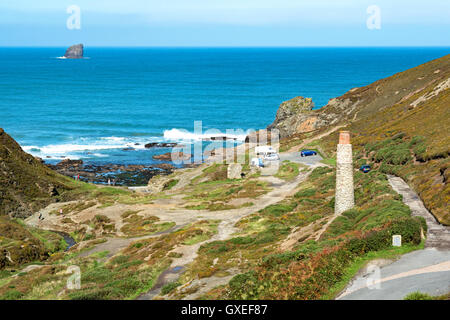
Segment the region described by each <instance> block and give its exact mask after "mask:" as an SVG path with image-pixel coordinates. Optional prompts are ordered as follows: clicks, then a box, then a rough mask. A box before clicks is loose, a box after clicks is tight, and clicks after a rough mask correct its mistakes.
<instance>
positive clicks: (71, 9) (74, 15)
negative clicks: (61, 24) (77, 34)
mask: <svg viewBox="0 0 450 320" xmlns="http://www.w3.org/2000/svg"><path fill="white" fill-rule="evenodd" d="M66 12H67V13H68V14H70V16H69V17H68V18H67V21H66V26H67V29H69V30H80V29H81V8H80V7H79V6H77V5H75V4H72V5H70V6H68V7H67V10H66Z"/></svg>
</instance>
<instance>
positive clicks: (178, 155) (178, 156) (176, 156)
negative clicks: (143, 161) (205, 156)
mask: <svg viewBox="0 0 450 320" xmlns="http://www.w3.org/2000/svg"><path fill="white" fill-rule="evenodd" d="M190 158H191V155H190V154H188V153H183V152H175V153H173V154H172V152H167V153H164V154H158V155H155V156H153V159H155V160H163V161H172V160H189V159H190Z"/></svg>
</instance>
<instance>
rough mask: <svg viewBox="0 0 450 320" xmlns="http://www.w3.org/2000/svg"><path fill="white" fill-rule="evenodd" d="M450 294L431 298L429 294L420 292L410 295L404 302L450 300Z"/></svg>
mask: <svg viewBox="0 0 450 320" xmlns="http://www.w3.org/2000/svg"><path fill="white" fill-rule="evenodd" d="M449 299H450V293H448V294H445V295H442V296H431V295H429V294H427V293H422V292H419V291H416V292H413V293H410V294H408V295H407V296H406V297H405V298H404V300H449Z"/></svg>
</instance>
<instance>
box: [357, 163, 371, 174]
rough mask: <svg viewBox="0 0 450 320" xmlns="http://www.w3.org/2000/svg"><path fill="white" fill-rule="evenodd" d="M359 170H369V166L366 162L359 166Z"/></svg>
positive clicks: (365, 171)
mask: <svg viewBox="0 0 450 320" xmlns="http://www.w3.org/2000/svg"><path fill="white" fill-rule="evenodd" d="M359 170H360V171H362V172H364V173H367V172H369V171H370V170H371V167H370V166H369V165H368V164H365V165H363V166H361V168H359Z"/></svg>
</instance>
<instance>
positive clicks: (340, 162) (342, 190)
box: [334, 131, 355, 214]
mask: <svg viewBox="0 0 450 320" xmlns="http://www.w3.org/2000/svg"><path fill="white" fill-rule="evenodd" d="M336 167H337V168H336V198H335V207H334V211H335V213H336V214H341V213H342V212H344V211H346V210H349V209H351V208H353V207H354V205H355V195H354V187H353V155H352V145H351V144H350V132H348V131H341V132H340V135H339V144H338V145H337V161H336Z"/></svg>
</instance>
